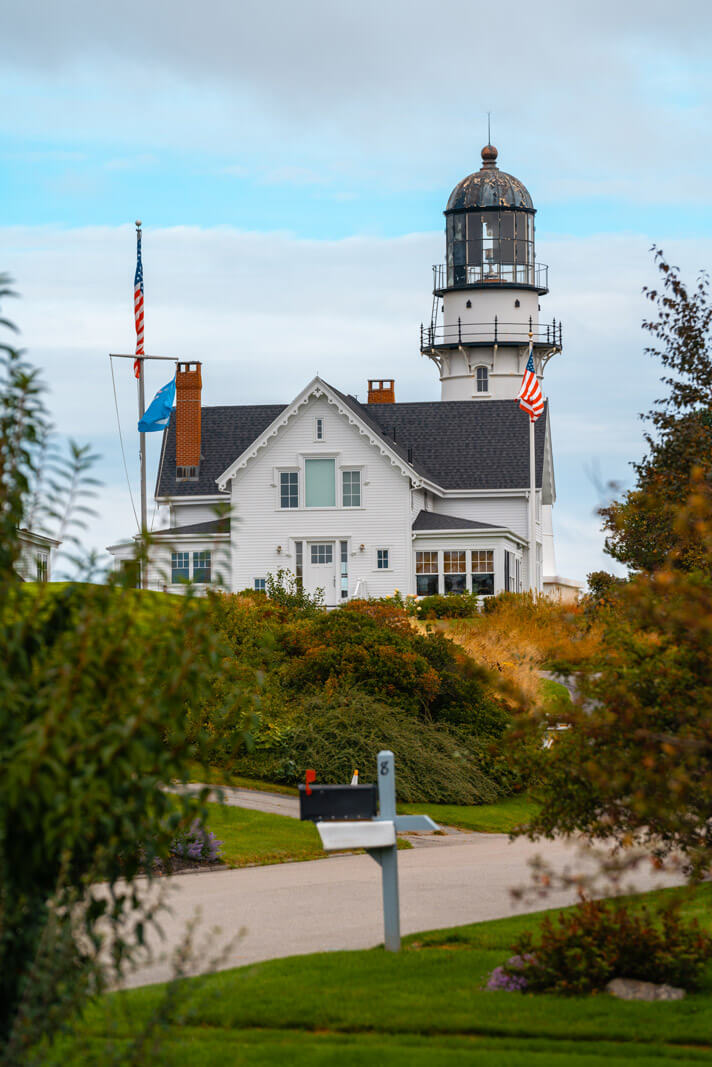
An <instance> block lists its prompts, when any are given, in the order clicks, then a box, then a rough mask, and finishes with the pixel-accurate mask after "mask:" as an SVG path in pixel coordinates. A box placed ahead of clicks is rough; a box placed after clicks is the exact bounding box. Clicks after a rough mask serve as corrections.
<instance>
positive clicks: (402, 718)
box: [241, 691, 499, 804]
mask: <svg viewBox="0 0 712 1067" xmlns="http://www.w3.org/2000/svg"><path fill="white" fill-rule="evenodd" d="M267 732H268V733H269V734H270V736H269V740H268V739H267V737H265V736H263V737H262V738H261V737H260V734H259V731H258V734H257V746H256V748H255V751H254V752H252V753H251V754H249V755H247V756H246V757H245V758H244V760H243V761H242V762H241V766H242V767H243V768H245V769H246V771H247V772H248V773H253V774H256V775H257V776H265V777H269V778H271V779H272V780H273V781H281V782H286V783H289V784H294V783H297V782H302V781H304V772H305V771H306V769H307V767H313V768H314V769H315V770H316V772H317V776H318V780H319V781H320V782H326V783H344V782H349V781H350V780H351V775H352V774H353V772H354V769H355V768H358V769H359V771H360V774H361V780H362V781H371V780H372V779H373V775H374V769H375V766H376V756H377V755H378V752H379V751H380V750H381V749H384V748H389V749H391V750H392V751H393V752H395V754H396V771H397V776H396V789H397V795H398V799H399V800H401V801H403V802H408V803H410V802H424V801H427V802H431V803H451V804H488V803H491V802H492V801H494V800H496V798H497V796H498V794H499V790H498V787H497V785H496V784H495V782H494V781H493V780H492V779H491V778H490V777H489V776H488V775H487V774H486V773H485V772H484V771H483V770H482V769H481V767H480V766H479V765H478V761H477V759H476V758H475V756H474V755H473V753H472V752H471V751H469V750H468V748H467V747H466V746H465V745H463V744H460V743H458V740H457V738H456V737H454V736H453V734H452V733H450V732H449V731H448V730H446V729H443V728H441V727H439V726H436V725H433V724H430V723H424V722H420V721H419V720H417V719H414V718H413V716H412V715H410V714H408V713H405V712H403V711H399V710H397V709H396V708H393V707H391V706H389V705H387V704H384V703H382V702H381V701H378V700H376V699H375V698H374V697H373V696H371V695H370V694H368V693H365V692H362V691H353V692H351V693H348V694H340V695H338V696H335V697H325V696H324V695H321V696H315V697H313V698H311V699H310V700H306V701H304V703H303V704H302V706H301V708H300V712H299V714H297V715H293V716H291V717H290V719H289V720H288V722H286V723H284V724H283V725H282V726H281V728H275V727H274V726H271V727H269V728H268V729H267ZM265 742H266V743H265Z"/></svg>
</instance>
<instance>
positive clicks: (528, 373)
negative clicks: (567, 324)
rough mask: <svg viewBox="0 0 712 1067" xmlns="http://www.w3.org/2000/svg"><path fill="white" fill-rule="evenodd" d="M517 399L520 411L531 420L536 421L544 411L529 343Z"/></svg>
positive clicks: (542, 398)
mask: <svg viewBox="0 0 712 1067" xmlns="http://www.w3.org/2000/svg"><path fill="white" fill-rule="evenodd" d="M517 400H518V401H519V406H520V408H521V409H522V411H526V412H527V413H528V415H529V418H530V419H531V421H532V422H536V420H537V419H538V418H539V416H540V415H541V414H542V413H543V411H544V397H543V396H542V392H541V386H540V385H539V379H538V378H537V376H536V369H535V367H534V357H533V355H532V348H531V345H530V346H529V359H528V360H527V365H526V369H525V371H524V377H523V378H522V385H521V388H520V390H519V392H518V393H517Z"/></svg>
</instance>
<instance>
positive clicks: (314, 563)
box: [304, 541, 339, 608]
mask: <svg viewBox="0 0 712 1067" xmlns="http://www.w3.org/2000/svg"><path fill="white" fill-rule="evenodd" d="M336 548H337V545H336V542H335V541H307V545H306V549H307V550H306V559H305V561H304V589H305V590H306V592H307V593H309V594H310V595H311V596H313V595H314V594H315V593H316V591H317V589H321V590H323V593H324V603H325V604H326V606H327V607H330V608H331V607H335V605H336V604H338V602H339V601H338V595H337V581H336Z"/></svg>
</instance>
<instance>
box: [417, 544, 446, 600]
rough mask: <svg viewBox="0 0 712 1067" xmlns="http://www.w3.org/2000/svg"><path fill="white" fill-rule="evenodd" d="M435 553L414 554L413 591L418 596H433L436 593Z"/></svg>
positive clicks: (436, 558)
mask: <svg viewBox="0 0 712 1067" xmlns="http://www.w3.org/2000/svg"><path fill="white" fill-rule="evenodd" d="M439 577H440V576H439V574H438V554H437V552H416V553H415V591H416V593H417V594H418V596H434V595H435V594H436V593H437V592H438V584H439Z"/></svg>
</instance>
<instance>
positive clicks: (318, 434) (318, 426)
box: [314, 419, 324, 441]
mask: <svg viewBox="0 0 712 1067" xmlns="http://www.w3.org/2000/svg"><path fill="white" fill-rule="evenodd" d="M314 440H315V441H323V440H324V420H323V419H314Z"/></svg>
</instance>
